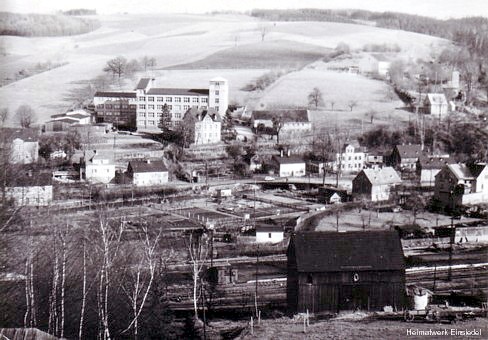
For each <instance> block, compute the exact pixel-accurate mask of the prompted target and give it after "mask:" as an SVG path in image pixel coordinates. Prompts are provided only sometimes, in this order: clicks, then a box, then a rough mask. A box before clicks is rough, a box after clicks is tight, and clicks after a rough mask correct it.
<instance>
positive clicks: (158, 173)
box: [127, 160, 168, 187]
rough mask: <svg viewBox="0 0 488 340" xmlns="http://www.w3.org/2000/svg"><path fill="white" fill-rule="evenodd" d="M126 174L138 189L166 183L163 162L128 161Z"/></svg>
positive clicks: (166, 176) (166, 171) (166, 170)
mask: <svg viewBox="0 0 488 340" xmlns="http://www.w3.org/2000/svg"><path fill="white" fill-rule="evenodd" d="M127 173H128V175H129V177H130V178H131V179H132V184H134V185H135V186H138V187H140V186H152V185H163V184H166V183H168V169H167V168H166V166H165V165H164V162H163V161H151V160H145V161H130V162H129V165H128V167H127Z"/></svg>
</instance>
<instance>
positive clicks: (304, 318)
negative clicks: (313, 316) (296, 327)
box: [303, 315, 307, 333]
mask: <svg viewBox="0 0 488 340" xmlns="http://www.w3.org/2000/svg"><path fill="white" fill-rule="evenodd" d="M306 318H307V317H306V316H305V315H304V316H303V333H307V320H306Z"/></svg>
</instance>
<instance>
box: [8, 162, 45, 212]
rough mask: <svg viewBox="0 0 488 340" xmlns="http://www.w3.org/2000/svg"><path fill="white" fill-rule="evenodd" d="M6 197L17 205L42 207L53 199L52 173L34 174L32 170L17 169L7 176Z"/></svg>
mask: <svg viewBox="0 0 488 340" xmlns="http://www.w3.org/2000/svg"><path fill="white" fill-rule="evenodd" d="M5 198H6V199H7V201H9V200H12V202H13V204H14V206H16V207H40V206H46V205H50V204H51V202H52V200H53V185H52V177H51V174H47V173H41V174H38V173H36V174H33V173H32V171H31V170H20V171H16V173H15V175H11V176H7V183H6V190H5Z"/></svg>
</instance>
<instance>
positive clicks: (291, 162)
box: [271, 156, 306, 177]
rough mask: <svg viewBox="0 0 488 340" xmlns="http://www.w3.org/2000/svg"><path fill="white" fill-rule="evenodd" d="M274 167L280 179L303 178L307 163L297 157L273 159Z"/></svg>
mask: <svg viewBox="0 0 488 340" xmlns="http://www.w3.org/2000/svg"><path fill="white" fill-rule="evenodd" d="M271 161H272V166H273V168H274V169H275V170H276V173H277V174H278V175H279V176H280V177H303V176H305V174H306V170H305V161H304V160H303V159H302V158H300V157H297V156H289V157H278V156H273V157H272V158H271Z"/></svg>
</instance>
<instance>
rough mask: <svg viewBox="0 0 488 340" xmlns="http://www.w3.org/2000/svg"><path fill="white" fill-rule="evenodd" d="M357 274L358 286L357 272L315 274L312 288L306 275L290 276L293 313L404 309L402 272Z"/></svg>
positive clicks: (290, 306)
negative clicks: (388, 308)
mask: <svg viewBox="0 0 488 340" xmlns="http://www.w3.org/2000/svg"><path fill="white" fill-rule="evenodd" d="M289 273H290V272H289ZM357 273H358V275H359V280H358V281H356V282H355V281H354V279H353V275H354V272H340V273H313V274H312V276H311V279H312V283H311V284H310V283H309V282H310V277H309V275H308V274H307V273H300V274H298V275H296V276H295V275H293V274H292V275H289V280H290V282H289V283H288V286H287V298H288V307H289V310H290V312H305V311H306V310H307V309H308V310H309V312H320V311H330V312H338V311H339V310H352V309H357V308H359V309H362V310H367V309H370V310H380V309H382V308H383V307H384V306H392V307H393V308H397V309H402V308H403V307H404V303H405V297H404V292H405V276H404V273H403V272H402V271H377V272H374V271H372V272H357ZM297 278H298V282H297V280H296V279H297Z"/></svg>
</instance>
